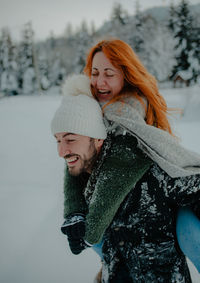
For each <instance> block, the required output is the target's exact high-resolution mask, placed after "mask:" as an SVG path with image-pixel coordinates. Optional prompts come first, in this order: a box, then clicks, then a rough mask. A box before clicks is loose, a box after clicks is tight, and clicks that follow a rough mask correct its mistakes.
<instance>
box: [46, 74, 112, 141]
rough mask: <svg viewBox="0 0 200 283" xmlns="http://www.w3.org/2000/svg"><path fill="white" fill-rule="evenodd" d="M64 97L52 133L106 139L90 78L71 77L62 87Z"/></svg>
mask: <svg viewBox="0 0 200 283" xmlns="http://www.w3.org/2000/svg"><path fill="white" fill-rule="evenodd" d="M62 94H63V98H62V101H61V105H60V106H59V108H58V109H57V111H56V113H55V114H54V117H53V119H52V122H51V131H52V134H53V135H55V134H56V133H62V132H68V133H73V134H78V135H83V136H88V137H91V138H97V139H105V138H106V136H107V134H106V128H105V125H104V123H103V115H102V111H101V107H100V106H99V104H98V102H97V101H96V100H95V99H94V98H93V96H92V94H91V90H90V81H89V78H88V77H87V76H85V75H73V76H71V77H69V78H68V79H67V80H66V81H65V83H64V85H63V87H62Z"/></svg>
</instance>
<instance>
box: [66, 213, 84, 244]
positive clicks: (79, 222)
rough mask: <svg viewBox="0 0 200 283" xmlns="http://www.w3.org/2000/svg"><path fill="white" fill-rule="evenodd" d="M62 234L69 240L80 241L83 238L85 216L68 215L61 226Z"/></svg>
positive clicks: (79, 214) (77, 214)
mask: <svg viewBox="0 0 200 283" xmlns="http://www.w3.org/2000/svg"><path fill="white" fill-rule="evenodd" d="M61 231H62V232H63V234H65V235H67V237H68V238H70V239H80V238H83V237H84V236H85V215H84V214H81V213H75V214H71V215H69V216H68V217H67V218H66V219H65V221H64V223H63V225H62V226H61Z"/></svg>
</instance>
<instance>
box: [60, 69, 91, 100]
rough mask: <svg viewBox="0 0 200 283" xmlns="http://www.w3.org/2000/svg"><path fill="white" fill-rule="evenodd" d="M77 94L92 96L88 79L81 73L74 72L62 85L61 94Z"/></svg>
mask: <svg viewBox="0 0 200 283" xmlns="http://www.w3.org/2000/svg"><path fill="white" fill-rule="evenodd" d="M79 94H85V95H87V96H89V97H93V96H92V93H91V90H90V79H89V78H88V77H87V76H86V75H83V74H78V75H77V74H74V75H71V76H69V77H68V78H67V79H66V80H65V82H64V84H63V86H62V95H63V96H66V95H72V96H77V95H79Z"/></svg>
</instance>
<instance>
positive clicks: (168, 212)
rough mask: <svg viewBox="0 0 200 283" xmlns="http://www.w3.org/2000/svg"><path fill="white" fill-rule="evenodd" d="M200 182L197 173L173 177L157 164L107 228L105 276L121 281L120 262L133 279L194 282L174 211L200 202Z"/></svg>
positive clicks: (140, 282)
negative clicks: (118, 275) (178, 239)
mask: <svg viewBox="0 0 200 283" xmlns="http://www.w3.org/2000/svg"><path fill="white" fill-rule="evenodd" d="M199 188H200V176H199V175H196V176H195V175H193V176H189V177H180V178H176V179H172V178H171V177H169V176H168V175H167V174H166V173H165V172H164V171H163V170H162V169H161V168H160V167H158V166H157V165H156V164H153V165H152V166H151V168H150V169H149V170H148V172H146V173H145V175H144V176H143V177H142V179H141V180H140V181H139V182H138V183H137V184H136V186H135V187H134V188H133V189H132V191H131V192H130V193H129V194H128V195H127V197H126V199H125V200H124V201H123V202H122V204H121V206H120V208H119V209H118V212H117V214H116V215H115V217H114V219H113V221H112V223H111V225H110V226H109V228H108V229H107V230H106V233H105V236H104V245H103V254H104V263H103V281H102V282H118V281H117V277H116V276H117V274H118V273H120V269H121V266H123V268H126V270H127V272H128V274H129V280H130V282H137V283H152V282H153V283H156V282H165V283H175V282H176V283H177V282H181V283H183V282H191V279H190V274H189V271H188V267H187V264H186V260H185V257H184V255H183V253H182V252H181V250H180V249H179V246H178V244H177V239H176V231H175V229H176V212H177V209H178V207H179V206H184V205H192V204H195V203H199V200H200V190H199ZM119 282H120V281H119ZM122 282H123V281H122ZM124 282H126V281H124ZM127 282H129V281H128V279H127Z"/></svg>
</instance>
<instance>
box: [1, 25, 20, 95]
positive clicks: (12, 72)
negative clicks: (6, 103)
mask: <svg viewBox="0 0 200 283" xmlns="http://www.w3.org/2000/svg"><path fill="white" fill-rule="evenodd" d="M17 76H18V65H17V58H16V47H15V46H14V44H13V42H12V40H11V36H10V32H9V30H8V28H3V29H2V35H1V39H0V90H1V91H2V92H3V93H5V94H7V95H16V94H18V79H17Z"/></svg>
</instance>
